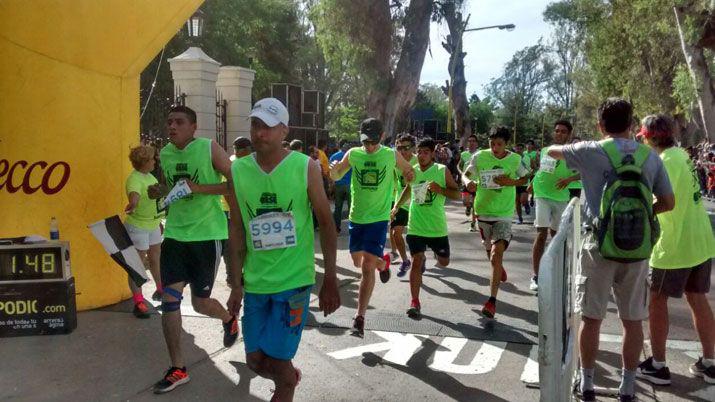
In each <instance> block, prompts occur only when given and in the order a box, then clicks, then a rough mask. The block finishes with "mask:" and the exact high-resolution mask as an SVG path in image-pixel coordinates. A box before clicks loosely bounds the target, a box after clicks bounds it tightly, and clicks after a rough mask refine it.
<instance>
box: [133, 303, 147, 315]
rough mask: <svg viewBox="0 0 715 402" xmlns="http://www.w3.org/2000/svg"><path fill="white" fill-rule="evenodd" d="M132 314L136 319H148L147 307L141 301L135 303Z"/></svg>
mask: <svg viewBox="0 0 715 402" xmlns="http://www.w3.org/2000/svg"><path fill="white" fill-rule="evenodd" d="M132 314H134V317H136V318H149V307H147V306H146V303H144V302H143V301H142V302H139V303H136V304H135V305H134V310H132Z"/></svg>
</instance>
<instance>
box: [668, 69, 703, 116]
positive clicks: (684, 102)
mask: <svg viewBox="0 0 715 402" xmlns="http://www.w3.org/2000/svg"><path fill="white" fill-rule="evenodd" d="M673 96H674V97H675V99H676V100H677V103H678V108H677V109H676V111H675V112H676V113H677V114H683V115H684V116H685V118H686V119H691V118H692V117H693V116H692V110H693V106H694V105H695V104H696V102H697V101H698V96H697V92H696V90H695V83H694V82H693V77H692V75H690V71H688V68H687V67H686V66H685V65H682V64H681V65H679V66H678V69H677V71H676V73H675V78H674V79H673Z"/></svg>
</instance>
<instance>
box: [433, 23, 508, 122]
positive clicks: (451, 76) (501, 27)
mask: <svg viewBox="0 0 715 402" xmlns="http://www.w3.org/2000/svg"><path fill="white" fill-rule="evenodd" d="M470 16H471V15H468V16H467V20H466V21H465V22H464V26H463V27H462V31H461V32H460V33H459V38H458V39H457V46H455V48H454V50H453V54H454V55H455V57H452V58H451V60H450V64H449V88H448V94H447V98H448V106H447V133H448V134H451V133H452V86H453V84H454V83H453V81H454V70H455V68H456V61H457V60H456V58H457V57H458V56H459V54H461V53H462V36H463V34H464V33H465V32H472V31H482V30H485V29H494V28H496V29H499V30H507V31H508V32H511V31H513V30H514V28H516V25H514V24H504V25H490V26H486V27H477V28H469V29H465V28H466V27H467V23H469V17H470Z"/></svg>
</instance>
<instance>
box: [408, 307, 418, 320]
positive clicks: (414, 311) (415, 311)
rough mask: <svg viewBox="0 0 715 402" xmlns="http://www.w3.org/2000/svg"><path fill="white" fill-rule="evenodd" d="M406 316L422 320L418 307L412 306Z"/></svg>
mask: <svg viewBox="0 0 715 402" xmlns="http://www.w3.org/2000/svg"><path fill="white" fill-rule="evenodd" d="M407 316H408V317H410V318H412V319H415V320H416V319H420V318H422V313H421V312H420V305H419V304H418V305H416V306H412V307H410V308H409V309H408V310H407Z"/></svg>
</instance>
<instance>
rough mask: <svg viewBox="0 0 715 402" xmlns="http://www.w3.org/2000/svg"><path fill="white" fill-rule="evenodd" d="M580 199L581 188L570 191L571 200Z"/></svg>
mask: <svg viewBox="0 0 715 402" xmlns="http://www.w3.org/2000/svg"><path fill="white" fill-rule="evenodd" d="M574 197H576V198H579V197H581V189H580V188H570V189H569V198H574Z"/></svg>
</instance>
